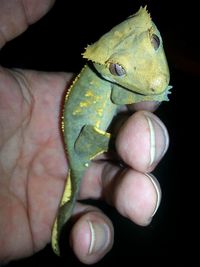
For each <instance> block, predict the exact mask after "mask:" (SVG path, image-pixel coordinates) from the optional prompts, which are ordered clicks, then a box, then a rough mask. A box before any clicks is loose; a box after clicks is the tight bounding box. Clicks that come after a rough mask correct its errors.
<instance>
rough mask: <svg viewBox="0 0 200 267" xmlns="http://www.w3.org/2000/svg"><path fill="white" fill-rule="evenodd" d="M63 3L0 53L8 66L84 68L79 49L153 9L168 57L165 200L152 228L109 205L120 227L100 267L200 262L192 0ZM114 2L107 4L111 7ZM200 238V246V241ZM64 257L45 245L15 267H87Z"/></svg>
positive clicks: (199, 74)
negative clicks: (140, 12)
mask: <svg viewBox="0 0 200 267" xmlns="http://www.w3.org/2000/svg"><path fill="white" fill-rule="evenodd" d="M177 2H180V3H181V4H180V5H178V4H177V6H176V5H175V4H176V3H175V1H172V2H170V1H156V0H154V1H153V0H152V1H150V0H149V1H133V0H132V1H128V0H123V1H114V0H110V1H106V0H101V1H88V0H85V1H75V0H74V1H70V2H69V1H64V0H58V1H57V2H56V4H55V6H54V7H53V9H52V10H51V11H50V12H49V13H48V15H46V16H45V17H44V18H42V19H41V20H40V21H39V22H37V23H35V24H34V25H32V26H30V27H29V29H28V30H27V31H26V32H25V33H24V34H22V35H21V36H19V37H17V38H16V39H15V40H13V41H10V42H9V43H8V44H7V45H6V46H5V47H4V48H3V49H2V51H1V52H0V62H1V64H2V65H3V66H6V67H20V68H29V69H37V70H45V71H70V72H78V71H79V70H80V68H81V67H82V65H83V63H84V62H83V60H82V59H81V53H82V52H83V50H84V47H86V45H87V44H90V43H92V42H94V41H95V40H97V39H98V38H99V37H100V36H101V35H102V34H103V33H105V32H106V31H108V30H109V29H110V28H111V27H113V26H115V25H116V24H118V23H119V22H121V21H123V20H124V19H125V18H126V17H127V16H129V15H131V14H133V13H135V12H136V11H137V10H138V8H139V7H140V5H143V6H144V5H146V4H147V6H148V10H149V11H150V13H151V15H152V18H153V20H154V22H155V23H156V25H157V27H158V28H159V30H160V32H161V34H162V37H163V41H164V47H165V51H166V55H167V58H168V62H169V67H170V72H171V84H172V85H173V87H174V88H173V90H172V95H171V96H170V102H167V103H163V104H162V105H161V106H160V108H159V110H158V111H157V112H156V113H157V115H158V116H160V118H161V119H162V120H163V121H164V123H165V124H166V125H167V128H168V130H169V135H170V147H169V150H168V153H167V155H166V156H165V157H164V159H163V161H162V162H161V163H160V165H159V166H158V168H157V169H156V170H155V172H154V173H155V175H156V177H157V178H158V180H159V182H160V184H161V187H162V193H163V196H162V202H161V205H160V208H159V210H158V212H157V214H156V215H155V217H154V219H153V221H152V223H151V225H150V226H148V227H146V228H142V227H138V226H136V225H135V224H133V223H131V222H130V221H128V220H126V219H124V218H122V217H121V216H120V215H119V214H117V212H116V211H115V210H113V209H111V208H110V207H108V206H104V205H103V209H104V211H105V212H106V213H107V214H108V216H109V217H110V218H111V219H112V221H113V224H114V228H115V244H114V247H113V249H112V251H111V252H110V253H109V254H108V255H107V256H106V257H105V258H104V259H103V260H102V261H100V262H99V263H97V264H96V265H95V266H114V265H118V266H121V265H123V266H129V265H130V266H138V265H140V266H144V265H148V266H165V265H166V266H167V265H169V264H170V265H172V264H173V265H174V266H182V265H184V264H186V265H189V266H200V260H199V259H198V241H199V239H198V216H199V215H198V210H199V208H198V195H199V193H198V188H199V187H198V179H199V177H198V176H199V174H198V167H199V163H198V159H199V154H198V144H199V140H198V139H199V129H198V127H199V123H198V122H199V119H198V116H197V115H198V113H199V111H198V107H199V106H200V105H199V104H198V102H199V99H200V98H199V96H198V93H199V90H200V86H199V78H200V61H199V59H200V53H199V49H200V46H199V42H200V41H198V37H199V36H198V35H199V32H200V30H199V18H198V16H199V14H198V8H197V7H196V6H195V4H194V3H193V1H189V2H186V3H183V2H182V1H177ZM108 4H109V6H108ZM196 242H197V245H196ZM66 254H67V255H66V257H64V258H58V257H57V256H55V255H54V254H53V252H52V251H51V247H50V246H47V247H46V248H45V249H44V250H43V251H41V252H39V253H37V254H36V255H34V256H32V257H30V258H27V259H23V260H20V261H16V262H12V263H10V264H9V267H17V266H37V265H40V264H48V263H49V264H52V265H53V264H55V265H56V266H82V264H81V263H79V262H78V261H77V260H76V259H75V257H74V256H73V254H72V253H71V252H70V251H69V252H67V253H66Z"/></svg>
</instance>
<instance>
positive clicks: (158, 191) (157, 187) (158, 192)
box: [146, 173, 162, 218]
mask: <svg viewBox="0 0 200 267" xmlns="http://www.w3.org/2000/svg"><path fill="white" fill-rule="evenodd" d="M146 176H147V177H148V178H149V179H150V181H151V182H152V184H153V186H154V189H155V191H156V205H155V208H154V210H153V213H152V215H151V218H152V217H153V216H154V215H155V214H156V212H157V210H158V207H159V205H160V201H161V195H162V192H161V188H160V185H159V183H158V180H157V179H156V178H155V176H154V175H153V174H148V173H146Z"/></svg>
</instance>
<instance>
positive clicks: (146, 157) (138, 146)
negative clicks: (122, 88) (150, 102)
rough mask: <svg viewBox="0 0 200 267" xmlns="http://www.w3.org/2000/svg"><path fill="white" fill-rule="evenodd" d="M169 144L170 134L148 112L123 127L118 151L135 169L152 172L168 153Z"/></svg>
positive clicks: (118, 137)
mask: <svg viewBox="0 0 200 267" xmlns="http://www.w3.org/2000/svg"><path fill="white" fill-rule="evenodd" d="M168 144H169V137H168V132H167V129H166V127H165V126H164V124H163V123H162V122H161V120H160V119H159V118H158V117H157V116H155V115H154V114H152V113H150V112H148V111H139V112H136V113H135V114H134V115H132V116H131V117H130V118H129V119H128V120H127V121H126V122H125V123H124V125H123V126H122V127H121V129H120V131H119V134H118V136H117V139H116V150H117V152H118V154H119V156H120V157H121V159H122V160H123V161H124V162H125V163H126V164H127V165H129V166H130V167H132V168H133V169H135V170H138V171H141V172H150V171H152V170H153V169H154V168H155V166H156V165H157V164H158V162H159V161H160V160H161V158H162V157H163V156H164V154H165V153H166V151H167V148H168Z"/></svg>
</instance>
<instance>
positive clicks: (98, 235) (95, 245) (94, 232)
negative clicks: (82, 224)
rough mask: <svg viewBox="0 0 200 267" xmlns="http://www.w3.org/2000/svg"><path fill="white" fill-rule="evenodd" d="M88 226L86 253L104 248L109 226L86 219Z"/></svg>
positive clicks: (107, 240) (106, 244)
mask: <svg viewBox="0 0 200 267" xmlns="http://www.w3.org/2000/svg"><path fill="white" fill-rule="evenodd" d="M88 224H89V228H90V246H89V250H88V253H89V254H90V255H91V254H93V253H96V252H99V251H102V250H106V248H107V246H108V243H109V228H108V226H107V225H106V224H99V223H96V222H91V221H88Z"/></svg>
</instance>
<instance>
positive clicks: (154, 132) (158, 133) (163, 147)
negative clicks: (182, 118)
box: [145, 114, 169, 166]
mask: <svg viewBox="0 0 200 267" xmlns="http://www.w3.org/2000/svg"><path fill="white" fill-rule="evenodd" d="M145 115H146V114H145ZM146 118H147V122H148V126H149V131H150V161H149V166H151V165H152V164H153V163H155V162H158V161H159V160H160V159H161V158H162V157H163V156H164V154H165V152H166V151H167V148H168V144H169V139H168V134H167V130H166V128H165V126H164V125H163V124H162V122H161V121H160V120H159V119H156V118H154V117H153V116H151V115H150V114H148V115H146Z"/></svg>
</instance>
